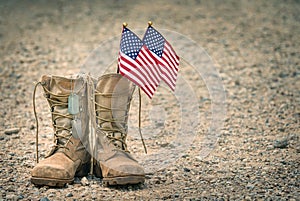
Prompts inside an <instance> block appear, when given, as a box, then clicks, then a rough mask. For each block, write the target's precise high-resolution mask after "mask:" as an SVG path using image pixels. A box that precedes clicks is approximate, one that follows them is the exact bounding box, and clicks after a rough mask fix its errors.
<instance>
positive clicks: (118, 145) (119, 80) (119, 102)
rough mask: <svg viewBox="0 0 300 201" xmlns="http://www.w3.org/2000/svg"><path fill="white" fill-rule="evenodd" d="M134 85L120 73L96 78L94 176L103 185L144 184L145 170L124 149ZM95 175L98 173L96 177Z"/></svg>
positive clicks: (125, 147)
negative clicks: (99, 146)
mask: <svg viewBox="0 0 300 201" xmlns="http://www.w3.org/2000/svg"><path fill="white" fill-rule="evenodd" d="M134 88H135V86H134V85H133V84H132V83H131V82H129V81H128V80H127V79H126V78H123V77H122V76H121V75H120V74H107V75H104V76H102V77H100V78H99V79H98V82H97V84H96V90H95V101H96V103H95V104H96V108H95V110H96V119H97V125H98V128H97V137H98V139H101V143H102V147H101V148H100V149H98V154H97V156H96V160H97V162H96V165H97V167H96V168H95V173H96V175H97V176H102V177H103V184H104V185H125V184H138V183H143V182H144V181H145V173H144V169H143V168H142V167H141V166H140V165H139V164H138V162H137V161H136V160H135V159H134V158H133V157H132V156H131V154H130V153H129V151H128V149H127V144H126V137H127V128H128V127H127V121H128V111H129V108H130V102H131V98H132V94H133V92H134ZM97 173H98V174H97Z"/></svg>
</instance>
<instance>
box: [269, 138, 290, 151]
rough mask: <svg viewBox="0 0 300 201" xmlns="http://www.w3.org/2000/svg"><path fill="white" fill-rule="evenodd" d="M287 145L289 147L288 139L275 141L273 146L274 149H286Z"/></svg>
mask: <svg viewBox="0 0 300 201" xmlns="http://www.w3.org/2000/svg"><path fill="white" fill-rule="evenodd" d="M288 145H289V142H288V139H283V140H275V141H274V144H273V146H274V148H279V149H283V148H286V147H287V146H288Z"/></svg>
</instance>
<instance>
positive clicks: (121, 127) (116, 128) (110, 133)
mask: <svg viewBox="0 0 300 201" xmlns="http://www.w3.org/2000/svg"><path fill="white" fill-rule="evenodd" d="M96 96H100V97H108V98H118V97H120V96H128V95H127V93H124V94H118V95H116V94H113V93H101V92H99V91H97V90H95V97H96ZM130 102H131V98H129V100H128V101H127V102H126V104H125V105H123V106H121V107H120V108H112V107H110V108H109V107H106V106H104V105H101V104H99V103H97V102H96V101H95V104H96V106H98V107H96V108H97V109H96V114H97V115H96V119H97V124H98V126H99V127H100V129H101V130H102V131H105V132H104V133H105V135H106V137H107V138H108V139H109V142H110V143H113V144H114V145H115V146H116V147H118V148H121V149H123V150H124V151H125V152H129V151H128V149H127V144H126V138H127V130H128V127H127V123H126V122H127V120H128V108H129V105H130ZM113 111H123V112H124V114H125V115H123V116H119V117H118V119H117V118H114V117H113V116H112V118H102V117H101V115H98V114H100V113H101V112H109V113H110V114H112V112H113ZM105 123H110V124H111V125H112V127H110V128H108V127H104V126H102V125H103V124H105ZM115 133H119V134H120V135H121V137H115V135H114V134H115ZM139 133H140V136H141V140H142V143H143V147H144V151H145V153H147V149H146V145H145V142H144V139H143V136H142V132H141V92H140V89H139ZM116 141H117V142H121V144H122V147H119V146H118V145H117V143H114V142H116Z"/></svg>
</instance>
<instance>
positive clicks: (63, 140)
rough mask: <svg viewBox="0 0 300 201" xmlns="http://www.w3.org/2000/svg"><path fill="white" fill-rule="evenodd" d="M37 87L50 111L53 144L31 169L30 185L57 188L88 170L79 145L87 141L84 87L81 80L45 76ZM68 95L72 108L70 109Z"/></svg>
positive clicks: (84, 156)
mask: <svg viewBox="0 0 300 201" xmlns="http://www.w3.org/2000/svg"><path fill="white" fill-rule="evenodd" d="M40 84H41V85H42V87H43V89H44V93H45V97H46V99H47V100H48V103H49V106H50V109H51V114H52V122H53V127H54V143H55V144H54V146H53V148H52V150H51V151H50V153H49V154H48V156H47V157H46V159H44V160H42V161H41V162H39V163H38V164H37V165H36V166H35V167H34V168H33V170H32V173H31V176H32V177H31V182H32V183H33V184H35V185H47V186H58V187H61V186H64V185H65V184H66V183H71V182H73V180H74V176H75V175H76V176H84V175H87V174H88V172H89V170H90V165H91V163H90V162H91V157H90V154H89V153H88V152H87V151H86V149H85V147H84V146H83V144H82V142H81V140H87V138H88V126H87V123H86V122H88V118H89V117H88V115H87V114H88V112H87V95H86V87H87V85H86V82H85V81H84V79H83V78H82V77H80V78H75V79H68V78H64V77H56V76H47V75H45V76H43V77H42V81H41V82H40ZM70 94H71V95H72V97H73V100H72V101H71V102H72V103H73V104H74V105H73V106H71V108H70V105H72V104H68V98H69V96H70ZM74 94H75V95H74ZM74 96H77V97H75V98H74ZM70 97H71V96H70ZM68 106H69V109H68ZM34 107H35V105H34ZM70 110H71V112H70ZM70 113H72V114H70ZM80 139H81V140H80Z"/></svg>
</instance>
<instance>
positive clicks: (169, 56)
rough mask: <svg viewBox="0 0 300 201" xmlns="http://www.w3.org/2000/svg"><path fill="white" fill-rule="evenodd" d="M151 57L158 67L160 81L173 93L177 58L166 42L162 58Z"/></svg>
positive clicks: (176, 72) (177, 64) (177, 63)
mask: <svg viewBox="0 0 300 201" xmlns="http://www.w3.org/2000/svg"><path fill="white" fill-rule="evenodd" d="M153 55H154V56H155V58H156V61H157V63H158V65H159V67H160V72H161V79H162V80H163V81H164V82H165V83H166V84H167V85H168V86H169V87H170V88H171V89H172V91H174V90H175V86H176V79H177V74H178V66H179V57H178V56H177V55H176V53H175V51H174V50H173V48H172V46H171V45H170V44H169V43H168V42H167V41H165V45H164V49H163V53H162V56H161V57H159V56H157V55H156V54H153Z"/></svg>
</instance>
